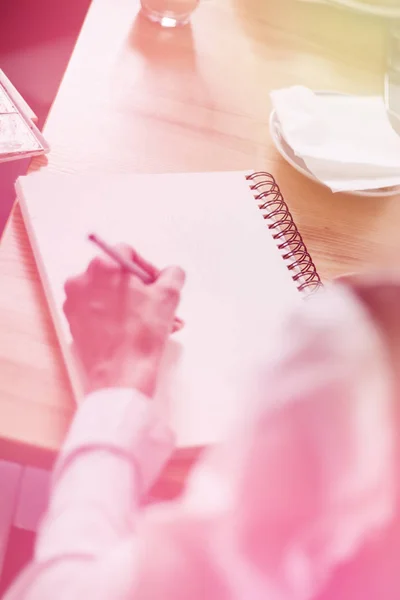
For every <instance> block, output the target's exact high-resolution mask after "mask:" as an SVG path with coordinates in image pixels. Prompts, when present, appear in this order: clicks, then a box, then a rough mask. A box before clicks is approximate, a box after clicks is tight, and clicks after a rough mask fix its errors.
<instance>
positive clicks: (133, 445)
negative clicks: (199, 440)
mask: <svg viewBox="0 0 400 600" xmlns="http://www.w3.org/2000/svg"><path fill="white" fill-rule="evenodd" d="M172 449H173V436H172V434H171V432H170V430H169V429H168V428H167V427H166V426H165V425H163V424H162V423H160V421H159V420H158V419H157V418H156V417H155V415H154V414H153V412H152V407H151V401H150V400H149V399H148V398H145V397H144V396H142V395H141V394H140V393H138V392H135V391H133V390H128V389H106V390H102V391H99V392H96V393H93V394H92V395H90V396H89V397H88V398H86V400H85V401H84V403H83V404H82V405H81V406H80V408H79V409H78V411H77V414H76V416H75V419H74V422H73V424H72V427H71V429H70V432H69V434H68V436H67V440H66V442H65V444H64V447H63V450H62V452H61V455H60V458H59V460H58V463H57V465H56V469H55V472H54V480H53V489H52V495H51V500H50V505H49V508H48V512H47V514H46V517H45V519H44V522H43V523H42V525H41V527H40V531H39V534H38V539H37V544H36V551H35V561H34V564H33V565H32V566H31V567H30V569H29V571H28V572H27V573H25V574H24V576H23V577H22V578H21V581H20V582H18V584H17V586H16V588H15V589H14V590H13V591H11V593H10V598H13V599H14V598H15V599H18V600H19V599H23V598H35V599H36V598H41V600H47V598H54V597H56V596H57V597H60V598H61V591H60V590H59V589H58V588H59V586H63V585H64V586H65V585H67V586H68V585H70V584H71V578H72V579H75V580H76V579H78V580H79V574H80V573H81V572H84V573H85V574H87V573H90V570H91V569H92V568H93V565H94V564H96V562H97V561H98V560H100V559H101V558H103V557H104V556H108V555H109V554H110V553H111V552H112V550H113V548H115V547H118V545H119V544H120V543H121V542H123V541H124V540H126V539H127V538H129V537H130V536H131V535H132V532H133V530H134V525H135V518H136V514H137V510H138V508H139V505H140V501H141V498H142V496H143V494H144V493H146V492H147V490H148V489H149V487H150V486H151V485H152V484H153V483H154V481H155V479H156V477H157V476H158V475H159V473H160V471H161V468H162V467H163V465H164V464H165V462H166V461H167V459H168V458H169V457H170V454H171V451H172ZM55 575H56V580H57V592H56V591H55V590H54V589H51V586H50V588H49V581H51V580H52V578H54V577H55ZM85 577H86V575H85ZM53 585H54V582H53ZM67 589H68V588H67ZM46 590H47V591H48V595H46ZM69 597H70V596H69Z"/></svg>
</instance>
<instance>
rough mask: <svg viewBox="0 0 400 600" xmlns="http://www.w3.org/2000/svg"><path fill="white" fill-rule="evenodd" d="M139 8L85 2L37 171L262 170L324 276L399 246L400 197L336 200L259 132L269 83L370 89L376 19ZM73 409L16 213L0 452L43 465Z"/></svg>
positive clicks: (0, 263)
mask: <svg viewBox="0 0 400 600" xmlns="http://www.w3.org/2000/svg"><path fill="white" fill-rule="evenodd" d="M137 12H138V2H137V1H135V0H118V1H117V2H116V0H93V4H92V7H91V9H90V11H89V14H88V17H87V19H86V22H85V24H84V26H83V29H82V33H81V36H80V38H79V40H78V43H77V46H76V49H75V51H74V54H73V56H72V59H71V62H70V64H69V67H68V69H67V72H66V75H65V77H64V80H63V83H62V85H61V87H60V91H59V94H58V96H57V99H56V101H55V103H54V106H53V108H52V111H51V113H50V116H49V119H48V121H47V124H46V128H45V134H46V136H47V138H48V140H49V142H50V144H51V146H52V152H51V154H50V155H49V157H48V161H47V160H36V161H34V162H33V164H32V169H39V168H45V169H48V170H49V171H52V172H59V173H76V172H98V171H107V172H110V173H117V172H118V173H119V172H140V173H144V172H163V171H207V170H234V169H251V168H254V169H264V170H265V169H267V170H270V171H272V172H273V173H274V174H275V176H276V177H277V179H278V182H279V183H280V185H281V187H282V190H283V192H284V195H285V196H286V199H287V201H288V203H289V205H290V207H291V209H292V212H293V214H294V216H295V219H296V221H297V224H298V226H299V228H300V229H301V231H302V233H303V237H304V239H305V241H306V243H307V244H308V246H309V250H310V251H311V253H312V255H313V257H314V260H315V262H316V264H317V266H318V269H319V271H320V273H321V275H322V277H323V278H325V279H327V278H330V277H333V276H335V275H339V274H341V273H344V272H346V271H353V270H355V269H359V268H363V267H366V266H369V265H372V264H376V263H379V262H381V261H382V260H384V259H385V257H386V256H387V255H391V256H396V253H397V251H398V247H399V244H400V242H399V241H398V240H399V236H398V230H399V227H400V203H399V198H391V199H387V200H374V199H361V198H353V197H347V196H346V195H332V194H331V193H330V192H328V191H327V190H324V189H323V188H322V187H320V186H318V185H316V184H313V183H311V182H309V181H307V180H306V179H304V178H302V177H301V176H300V175H298V174H296V173H295V172H294V171H293V170H292V169H291V168H290V167H288V166H287V165H285V164H284V163H283V161H282V160H281V159H280V158H279V156H278V154H277V152H276V151H275V149H274V148H273V146H272V143H271V139H270V136H269V132H268V116H269V111H270V101H269V91H270V90H271V89H272V88H276V87H279V86H287V85H291V84H295V83H302V84H305V85H307V86H309V87H312V88H316V89H332V90H341V91H345V92H363V93H379V92H380V91H381V90H382V85H383V64H384V39H385V24H384V23H382V22H379V21H375V20H372V19H368V18H362V17H359V16H356V15H352V14H350V13H346V12H342V11H340V10H337V9H333V8H329V7H327V6H323V5H310V4H303V3H298V2H296V1H295V0H260V1H256V0H203V1H202V2H201V3H200V8H199V9H198V11H197V13H196V14H195V15H194V17H193V24H192V28H185V29H181V30H176V31H174V30H162V29H159V28H157V27H156V26H154V25H152V24H150V23H148V22H146V21H145V20H144V19H142V18H137ZM44 68H45V67H44ZM73 201H74V199H73V198H71V202H73ZM54 202H57V198H54ZM73 411H74V403H73V400H72V396H71V391H70V387H69V384H68V380H67V377H66V373H65V371H64V367H63V363H62V360H61V355H60V352H59V349H58V346H57V341H56V337H55V334H54V331H53V328H52V324H51V321H50V318H49V314H48V311H47V308H46V304H45V300H44V297H43V293H42V290H41V286H40V283H39V280H38V276H37V272H36V268H35V263H34V260H33V257H32V253H31V249H30V246H29V243H28V239H27V236H26V232H25V229H24V226H23V223H22V220H21V215H20V211H19V208H18V207H16V208H15V210H14V213H13V215H12V217H11V219H10V222H9V224H8V227H7V229H6V231H5V234H4V237H3V240H2V245H1V249H0V458H4V459H8V460H16V461H20V462H24V463H29V464H34V465H35V464H36V465H44V466H48V465H50V464H51V462H52V459H53V456H54V453H55V452H56V451H57V449H58V448H59V446H60V444H61V442H62V439H63V437H64V435H65V432H66V429H67V427H68V424H69V422H70V419H71V416H72V414H73Z"/></svg>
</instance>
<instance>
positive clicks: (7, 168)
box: [0, 0, 90, 235]
mask: <svg viewBox="0 0 400 600" xmlns="http://www.w3.org/2000/svg"><path fill="white" fill-rule="evenodd" d="M89 5H90V0H34V1H32V0H2V1H1V2H0V68H1V69H2V70H3V71H4V72H5V74H6V75H7V76H8V77H9V79H10V80H11V81H12V83H13V84H14V85H15V87H16V88H17V89H18V91H19V92H20V93H21V94H22V96H23V97H24V98H25V100H26V101H27V102H28V104H29V105H30V106H31V108H32V109H33V111H34V112H35V113H36V115H37V116H38V118H39V123H38V124H39V127H40V128H42V127H43V123H44V122H45V120H46V117H47V114H48V112H49V110H50V107H51V104H52V103H53V100H54V98H55V96H56V93H57V89H58V86H59V84H60V82H61V79H62V76H63V74H64V71H65V69H66V67H67V64H68V60H69V58H70V56H71V53H72V51H73V48H74V45H75V42H76V39H77V37H78V34H79V31H80V29H81V27H82V24H83V21H84V18H85V16H86V13H87V10H88V8H89ZM28 164H29V163H28V161H26V160H22V161H15V162H12V163H3V164H0V235H1V232H2V230H3V228H4V225H5V222H6V220H7V218H8V215H9V212H10V210H11V207H12V204H13V202H14V197H15V194H14V187H13V186H14V181H15V179H16V178H17V177H18V176H19V175H22V174H24V173H25V172H26V170H27V168H28Z"/></svg>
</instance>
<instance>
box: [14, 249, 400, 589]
mask: <svg viewBox="0 0 400 600" xmlns="http://www.w3.org/2000/svg"><path fill="white" fill-rule="evenodd" d="M119 250H120V252H122V253H123V254H124V256H125V257H126V259H127V260H130V261H135V262H136V264H138V265H139V266H140V267H141V268H142V269H144V270H146V271H147V272H148V273H149V275H151V279H152V280H153V283H151V284H144V283H143V282H142V281H140V279H138V278H136V277H134V276H132V275H129V274H127V273H126V272H124V271H123V270H121V269H120V267H119V266H118V265H116V264H115V263H114V261H112V260H110V259H109V258H108V257H98V258H96V259H95V260H93V261H92V262H91V264H90V265H89V266H88V269H87V271H86V272H85V273H84V274H82V275H80V276H79V277H77V278H74V279H71V280H70V281H68V282H67V283H66V303H65V314H66V316H67V318H68V320H69V323H70V328H71V332H72V336H73V339H74V343H75V344H76V346H77V348H78V350H79V353H80V355H81V357H82V360H83V362H84V365H85V368H86V372H87V373H88V383H89V393H88V395H87V397H86V399H85V401H84V402H83V403H82V405H81V406H80V407H79V408H78V410H77V412H76V415H75V418H74V421H73V423H72V425H71V429H70V431H69V434H68V436H67V439H66V440H65V443H64V446H63V448H62V450H61V453H60V457H59V460H58V464H57V466H56V468H55V472H54V479H53V488H52V494H51V498H50V502H49V507H48V511H47V514H46V516H45V518H44V521H43V523H42V525H41V528H40V531H39V533H38V539H37V546H36V551H35V556H34V560H33V561H32V564H31V565H30V566H29V567H28V568H27V570H26V571H25V572H24V573H23V574H22V575H21V577H20V578H19V579H18V580H17V582H16V583H15V584H14V586H13V587H12V588H11V589H10V590H9V592H8V594H7V595H6V600H50V599H51V600H54V599H55V598H56V599H57V600H83V599H85V600H86V599H87V598H95V599H96V600H131V599H132V600H136V599H138V600H150V599H151V600H157V599H158V598H160V599H171V600H172V599H173V600H181V599H182V600H183V599H185V600H188V599H189V598H190V599H191V600H197V599H199V600H200V599H201V600H205V599H207V600H228V599H229V600H236V599H237V600H248V599H250V598H251V600H258V599H260V600H261V599H262V600H266V599H268V600H309V599H315V600H350V599H351V600H354V599H356V598H357V599H359V598H362V599H363V600H373V599H374V600H376V599H377V598H379V599H380V600H392V599H393V600H394V599H396V600H397V598H398V595H399V591H400V574H399V569H398V566H397V560H398V559H397V557H398V556H399V550H400V521H399V510H398V505H399V502H398V495H399V468H398V467H399V461H398V448H397V446H398V439H399V436H398V426H399V414H398V413H399V406H398V399H399V378H398V373H399V365H400V309H399V307H400V278H399V279H393V278H391V277H389V276H385V275H381V276H380V277H372V276H370V277H364V278H351V279H349V280H347V281H342V282H340V283H337V284H335V285H334V286H332V288H330V289H327V290H326V291H325V292H324V293H322V294H319V295H317V296H315V297H314V298H312V299H310V300H309V301H307V302H305V303H304V305H303V306H302V307H301V308H300V309H296V311H295V313H293V314H290V315H288V316H287V320H286V321H285V323H283V324H282V328H281V335H280V336H279V339H278V340H277V341H276V346H275V352H274V356H270V357H268V356H266V357H265V367H264V369H263V371H262V373H260V381H259V385H258V388H257V390H258V391H257V392H255V393H256V395H257V398H252V401H251V402H249V403H248V402H247V399H243V419H242V420H241V424H240V426H239V429H237V430H236V431H232V433H231V435H230V436H229V439H227V440H226V441H225V442H224V443H223V444H221V445H220V446H219V447H215V448H212V449H209V450H208V451H207V452H206V453H205V454H204V456H203V457H202V459H201V460H200V461H199V463H198V464H197V465H196V467H195V469H194V470H193V473H192V474H191V476H190V478H189V481H188V483H187V488H186V490H185V492H184V494H183V495H182V497H180V498H179V499H177V500H175V501H173V502H169V503H164V504H158V505H157V504H156V505H152V506H149V507H147V508H144V507H143V498H144V497H145V496H146V494H147V493H148V491H149V489H150V488H151V486H152V485H153V483H154V482H155V480H156V479H157V477H158V476H159V474H160V472H161V470H162V468H163V466H164V465H165V463H166V461H167V460H168V458H169V457H170V456H171V453H172V452H173V448H174V442H173V432H171V431H169V429H168V427H167V425H166V424H165V423H163V422H162V421H160V419H159V418H158V416H157V413H156V411H155V410H154V408H153V406H152V400H151V398H152V396H153V394H154V390H155V387H156V383H157V375H158V370H159V366H160V361H161V359H162V356H163V352H164V349H165V346H166V343H167V340H168V338H169V336H170V334H171V331H172V329H173V326H174V319H175V313H176V310H177V307H178V304H179V298H180V294H181V291H182V289H183V287H184V280H185V275H184V273H183V271H182V270H181V269H179V268H177V267H172V268H167V269H165V270H162V271H161V272H160V271H158V270H157V269H156V268H155V267H154V266H152V265H150V264H149V263H147V261H145V260H144V259H143V258H142V257H140V256H139V255H137V254H136V253H134V252H133V251H132V250H131V249H130V248H129V247H123V248H120V249H119ZM210 343H212V340H210ZM204 377H205V378H207V373H204ZM209 393H210V394H213V390H212V389H210V390H209Z"/></svg>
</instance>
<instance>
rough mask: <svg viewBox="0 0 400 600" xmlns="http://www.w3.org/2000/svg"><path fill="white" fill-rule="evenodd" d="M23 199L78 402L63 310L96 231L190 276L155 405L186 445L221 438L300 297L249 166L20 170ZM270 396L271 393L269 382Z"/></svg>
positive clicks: (79, 388)
mask: <svg viewBox="0 0 400 600" xmlns="http://www.w3.org/2000/svg"><path fill="white" fill-rule="evenodd" d="M17 189H18V196H19V199H20V202H21V207H22V210H23V214H24V219H25V222H26V225H27V229H28V233H29V236H30V239H31V243H32V246H33V249H34V253H35V256H36V260H37V264H38V267H39V271H40V274H41V278H42V282H43V285H44V288H45V293H46V296H47V299H48V301H49V304H50V308H51V311H52V314H53V319H54V323H55V326H56V329H57V333H58V336H59V339H60V343H61V347H62V350H63V354H64V358H65V361H66V365H67V368H68V370H69V374H70V377H71V381H72V384H73V387H74V390H75V393H76V396H77V400H78V401H79V399H80V397H81V396H82V393H83V389H84V378H83V376H82V372H81V370H80V367H79V364H78V362H79V361H77V359H76V357H75V354H74V352H73V351H72V349H71V348H72V345H71V342H72V340H71V335H70V331H69V327H68V323H67V321H66V319H65V317H64V314H63V311H62V305H63V302H64V299H65V297H64V283H65V280H66V279H67V278H68V277H71V276H72V275H75V274H78V273H80V272H82V271H83V270H85V268H86V267H87V265H88V262H89V261H90V260H91V259H92V258H93V257H94V256H96V254H98V252H99V251H98V249H97V248H96V247H95V246H94V245H93V244H91V243H90V242H88V241H87V235H88V233H89V232H96V233H97V234H99V235H100V236H102V237H103V238H104V239H105V240H106V241H108V242H110V243H112V244H114V243H119V242H126V243H129V244H131V245H132V246H133V247H134V248H136V249H137V250H138V251H139V252H140V253H141V254H143V255H144V256H145V257H146V258H147V259H148V260H150V261H151V262H153V263H154V264H155V265H157V266H158V267H160V268H162V267H165V266H168V265H172V264H177V265H180V266H182V267H183V268H184V269H185V271H186V274H187V282H186V284H185V287H184V291H183V294H182V301H181V304H180V307H179V310H178V314H179V316H180V317H182V318H183V319H184V321H185V322H186V326H185V327H184V329H183V330H182V331H180V332H178V333H177V334H175V335H173V336H172V337H171V340H170V342H169V345H168V348H167V352H166V356H165V360H164V364H163V368H162V374H161V377H160V380H159V385H158V391H157V397H156V400H155V401H156V403H157V405H158V406H159V410H160V411H161V412H162V414H163V415H164V416H165V417H166V418H167V419H168V420H169V421H170V423H171V425H172V427H173V428H174V430H175V431H176V433H177V439H178V445H179V446H191V445H203V444H206V443H210V442H215V441H219V440H221V438H222V437H224V435H225V434H226V432H227V430H228V429H229V427H231V425H232V423H233V422H234V421H235V420H236V419H238V418H239V416H240V414H241V413H242V411H243V410H246V406H249V405H250V402H251V398H250V397H249V395H251V394H252V392H251V389H252V386H253V387H254V382H255V381H256V379H255V378H256V376H257V373H258V372H259V369H260V368H262V365H263V363H264V364H265V362H266V360H267V359H268V357H269V356H270V355H271V353H273V351H274V349H273V339H274V335H273V330H274V328H275V327H276V325H277V324H279V322H280V321H281V319H282V316H283V313H284V312H285V311H286V310H287V308H288V306H290V305H292V304H294V303H296V302H298V301H299V298H300V294H299V292H298V291H297V289H296V286H295V284H294V282H293V280H292V278H291V275H290V272H289V271H288V269H287V266H286V264H285V262H284V260H283V259H282V256H281V254H280V252H279V250H278V249H277V247H276V244H275V241H274V239H273V237H272V235H271V232H270V231H269V230H268V228H267V226H266V224H265V222H264V220H263V218H262V215H261V212H260V210H259V209H258V206H257V203H256V201H255V199H254V197H253V194H252V192H251V191H250V189H249V184H248V182H247V181H246V178H245V176H244V174H243V173H209V174H182V175H175V174H167V175H108V176H106V175H99V176H94V175H91V176H89V175H84V176H81V175H79V176H78V175H71V176H70V175H51V174H43V173H36V174H33V175H29V176H28V177H23V178H20V179H19V182H18V184H17ZM265 395H266V398H267V397H268V390H265Z"/></svg>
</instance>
